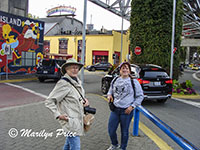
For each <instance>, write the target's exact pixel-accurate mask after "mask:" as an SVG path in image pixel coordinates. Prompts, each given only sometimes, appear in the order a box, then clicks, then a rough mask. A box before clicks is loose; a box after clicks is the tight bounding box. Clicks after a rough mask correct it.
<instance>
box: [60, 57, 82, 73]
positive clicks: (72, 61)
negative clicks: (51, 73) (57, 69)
mask: <svg viewBox="0 0 200 150" xmlns="http://www.w3.org/2000/svg"><path fill="white" fill-rule="evenodd" d="M70 65H78V66H79V70H80V69H81V68H82V67H83V64H81V63H79V62H77V61H76V59H74V58H69V59H68V60H66V62H65V63H64V64H63V65H62V66H61V73H62V74H63V75H64V74H65V73H66V70H65V68H66V67H67V66H70Z"/></svg>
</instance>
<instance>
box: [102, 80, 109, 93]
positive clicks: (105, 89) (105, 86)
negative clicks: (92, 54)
mask: <svg viewBox="0 0 200 150" xmlns="http://www.w3.org/2000/svg"><path fill="white" fill-rule="evenodd" d="M101 91H102V93H103V94H107V93H108V81H106V80H103V81H102V85H101Z"/></svg>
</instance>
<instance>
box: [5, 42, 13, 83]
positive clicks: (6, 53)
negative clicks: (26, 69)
mask: <svg viewBox="0 0 200 150" xmlns="http://www.w3.org/2000/svg"><path fill="white" fill-rule="evenodd" d="M11 54H12V53H11V47H10V45H6V46H5V55H6V80H8V58H9V56H10V55H11Z"/></svg>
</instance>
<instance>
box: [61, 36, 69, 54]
mask: <svg viewBox="0 0 200 150" xmlns="http://www.w3.org/2000/svg"><path fill="white" fill-rule="evenodd" d="M67 49H68V39H59V54H67Z"/></svg>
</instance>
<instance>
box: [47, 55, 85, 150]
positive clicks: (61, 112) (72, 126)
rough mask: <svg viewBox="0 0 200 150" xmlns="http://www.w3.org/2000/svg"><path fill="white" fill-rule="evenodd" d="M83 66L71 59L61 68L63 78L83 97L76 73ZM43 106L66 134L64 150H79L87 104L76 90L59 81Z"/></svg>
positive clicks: (83, 92)
mask: <svg viewBox="0 0 200 150" xmlns="http://www.w3.org/2000/svg"><path fill="white" fill-rule="evenodd" d="M82 67H83V64H81V63H79V62H77V61H76V60H75V59H73V58H71V59H68V60H67V61H66V63H64V64H63V65H62V66H61V72H62V74H63V75H64V76H63V77H64V78H67V79H68V80H69V81H71V83H73V85H74V86H75V87H76V88H77V89H78V90H79V92H80V93H81V94H82V95H83V97H85V91H84V89H83V87H82V85H81V81H80V79H79V78H78V72H79V70H80V69H81V68H82ZM45 105H46V107H47V108H49V109H50V110H51V111H52V112H53V114H54V117H55V118H56V119H57V120H58V121H59V123H60V124H61V126H62V128H63V130H64V131H65V133H70V134H69V135H68V134H67V137H66V143H65V145H64V148H63V149H64V150H80V149H81V148H80V147H81V146H80V136H82V135H84V124H83V116H84V106H88V105H89V102H88V100H87V99H85V101H84V100H83V99H82V98H81V96H80V94H79V93H78V92H77V90H76V89H75V88H74V87H72V85H71V84H70V83H69V82H67V81H66V80H64V79H62V78H61V79H60V80H59V81H58V82H57V84H56V86H55V87H54V89H53V90H52V92H51V93H50V94H49V96H48V98H47V100H46V102H45Z"/></svg>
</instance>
